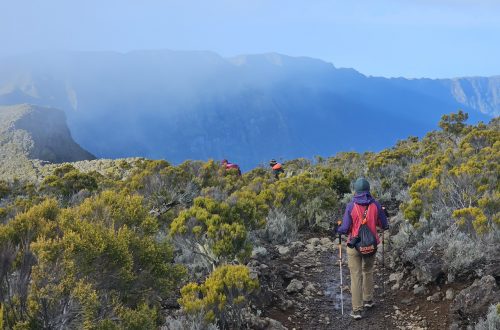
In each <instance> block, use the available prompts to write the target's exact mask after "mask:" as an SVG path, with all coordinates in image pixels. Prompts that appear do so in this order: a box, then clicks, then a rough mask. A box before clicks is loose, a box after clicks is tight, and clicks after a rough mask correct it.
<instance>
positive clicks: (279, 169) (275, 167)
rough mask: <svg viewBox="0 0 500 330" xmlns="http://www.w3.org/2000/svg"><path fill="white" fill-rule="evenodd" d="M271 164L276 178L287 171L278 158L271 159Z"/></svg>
mask: <svg viewBox="0 0 500 330" xmlns="http://www.w3.org/2000/svg"><path fill="white" fill-rule="evenodd" d="M269 166H271V168H272V170H273V175H274V177H275V178H276V179H279V178H280V174H281V173H285V170H284V169H283V165H282V164H280V163H278V162H277V161H276V160H274V159H271V161H270V162H269Z"/></svg>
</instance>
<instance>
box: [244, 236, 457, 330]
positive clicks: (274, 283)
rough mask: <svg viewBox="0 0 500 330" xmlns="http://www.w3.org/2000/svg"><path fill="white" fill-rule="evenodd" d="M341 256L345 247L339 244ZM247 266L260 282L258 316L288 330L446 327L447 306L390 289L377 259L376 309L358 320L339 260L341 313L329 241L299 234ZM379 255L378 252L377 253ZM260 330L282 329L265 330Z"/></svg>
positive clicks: (335, 254) (336, 270)
mask: <svg viewBox="0 0 500 330" xmlns="http://www.w3.org/2000/svg"><path fill="white" fill-rule="evenodd" d="M342 248H343V255H344V256H345V249H346V247H345V244H344V245H343V247H342ZM265 250H266V251H265V252H262V251H261V253H260V254H258V255H254V260H252V261H251V262H250V264H249V266H250V267H251V269H252V270H253V271H255V272H256V273H257V274H258V276H259V280H260V282H261V290H262V291H261V293H262V298H261V300H262V302H261V304H258V305H260V307H256V308H260V309H259V312H260V313H261V316H262V317H267V318H269V319H274V320H277V321H279V322H281V324H282V325H283V326H284V327H286V328H287V329H289V330H292V329H296V330H298V329H444V328H448V327H449V321H448V317H447V316H448V310H449V304H448V303H446V302H441V301H440V302H437V303H432V302H429V301H427V300H426V299H425V298H423V297H417V296H415V295H414V294H413V292H407V291H401V290H398V289H396V290H393V289H391V287H390V284H391V283H390V282H389V274H390V271H389V270H386V271H385V277H386V281H385V291H386V294H385V296H384V292H383V287H384V286H383V284H384V283H383V282H382V267H381V265H380V263H381V258H378V260H377V261H376V266H375V283H376V285H375V303H376V305H375V307H373V308H371V309H369V310H366V311H365V312H364V317H363V319H361V320H358V321H355V320H353V319H351V318H350V316H349V312H350V311H351V296H350V290H349V285H350V277H349V270H348V267H347V260H345V258H343V259H344V260H343V277H344V286H343V289H344V290H343V291H344V315H343V316H342V315H341V306H340V274H339V263H338V245H337V244H336V242H334V241H333V239H332V238H330V237H311V235H307V236H303V237H301V238H300V239H299V240H297V241H295V242H292V243H290V244H288V245H284V246H279V245H278V246H273V245H269V246H266V247H265ZM380 253H381V252H378V254H380ZM264 329H268V330H269V329H283V328H281V327H274V326H273V327H267V328H266V327H265V328H264Z"/></svg>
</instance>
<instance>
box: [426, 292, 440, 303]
mask: <svg viewBox="0 0 500 330" xmlns="http://www.w3.org/2000/svg"><path fill="white" fill-rule="evenodd" d="M441 299H443V293H442V292H436V293H435V294H433V295H432V296H429V297H427V301H432V302H439V301H441Z"/></svg>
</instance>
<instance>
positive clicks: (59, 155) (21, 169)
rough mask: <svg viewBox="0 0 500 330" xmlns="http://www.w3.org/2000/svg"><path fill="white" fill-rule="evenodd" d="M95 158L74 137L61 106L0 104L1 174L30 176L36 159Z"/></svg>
mask: <svg viewBox="0 0 500 330" xmlns="http://www.w3.org/2000/svg"><path fill="white" fill-rule="evenodd" d="M94 158H95V157H94V156H93V155H92V154H90V153H89V152H87V151H85V150H84V149H82V148H81V147H80V146H79V145H78V144H76V143H75V141H73V138H72V137H71V134H70V132H69V129H68V127H67V125H66V118H65V115H64V112H62V111H61V110H56V109H51V108H44V107H39V106H32V105H27V104H22V105H17V106H0V177H9V178H12V177H19V178H21V177H24V178H28V177H31V176H33V175H34V173H33V171H36V169H35V167H34V166H33V165H32V164H33V163H34V162H35V163H36V162H37V161H36V160H42V161H47V162H51V163H61V162H67V161H68V162H72V161H78V160H90V159H94Z"/></svg>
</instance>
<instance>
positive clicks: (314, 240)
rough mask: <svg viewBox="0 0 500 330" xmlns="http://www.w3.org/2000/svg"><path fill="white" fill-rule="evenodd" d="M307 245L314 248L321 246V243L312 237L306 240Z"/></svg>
mask: <svg viewBox="0 0 500 330" xmlns="http://www.w3.org/2000/svg"><path fill="white" fill-rule="evenodd" d="M307 243H309V244H311V245H313V246H316V245H320V244H321V241H320V239H319V238H317V237H313V238H310V239H308V240H307Z"/></svg>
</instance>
